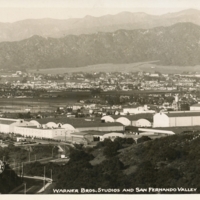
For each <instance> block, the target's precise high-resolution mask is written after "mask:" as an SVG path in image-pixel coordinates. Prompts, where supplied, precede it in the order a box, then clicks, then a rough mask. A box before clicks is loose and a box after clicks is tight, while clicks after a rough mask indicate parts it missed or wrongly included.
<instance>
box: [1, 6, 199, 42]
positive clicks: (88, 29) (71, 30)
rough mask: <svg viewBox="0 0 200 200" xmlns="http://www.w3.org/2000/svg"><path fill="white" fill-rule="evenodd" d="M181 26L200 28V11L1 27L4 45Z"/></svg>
mask: <svg viewBox="0 0 200 200" xmlns="http://www.w3.org/2000/svg"><path fill="white" fill-rule="evenodd" d="M180 22H191V23H194V24H197V25H200V11H199V10H195V9H189V10H184V11H181V12H176V13H168V14H165V15H160V16H157V15H149V14H146V13H142V12H141V13H131V12H122V13H119V14H116V15H105V16H101V17H93V16H89V15H88V16H86V17H84V18H72V19H66V20H58V19H27V20H23V21H18V22H14V23H0V30H1V31H0V42H2V41H19V40H23V39H26V38H29V37H32V36H33V35H39V36H42V37H54V38H60V37H64V36H66V35H80V34H92V33H97V32H114V31H116V30H119V29H126V30H134V29H150V28H154V27H159V26H171V25H173V24H176V23H180Z"/></svg>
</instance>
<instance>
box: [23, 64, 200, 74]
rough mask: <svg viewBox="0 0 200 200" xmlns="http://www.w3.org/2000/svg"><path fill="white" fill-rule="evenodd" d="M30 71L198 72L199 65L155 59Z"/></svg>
mask: <svg viewBox="0 0 200 200" xmlns="http://www.w3.org/2000/svg"><path fill="white" fill-rule="evenodd" d="M27 71H28V72H32V73H41V74H64V73H76V72H85V73H92V72H127V73H129V72H137V71H145V72H155V71H159V72H161V73H172V74H174V73H182V72H184V71H190V72H200V66H199V65H197V66H161V65H157V64H156V61H152V62H139V63H128V64H112V63H108V64H98V65H89V66H85V67H77V68H51V69H40V70H39V71H37V70H27Z"/></svg>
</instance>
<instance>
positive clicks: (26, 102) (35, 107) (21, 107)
mask: <svg viewBox="0 0 200 200" xmlns="http://www.w3.org/2000/svg"><path fill="white" fill-rule="evenodd" d="M89 97H90V93H88V94H86V96H85V97H84V96H80V95H77V96H76V95H75V96H74V97H67V98H23V99H22V98H20V99H18V98H9V99H7V98H0V111H2V112H27V111H28V110H27V109H30V112H39V111H40V112H45V111H50V112H52V111H55V110H57V108H58V107H66V106H67V105H69V104H72V103H74V102H77V100H78V99H79V100H80V99H87V98H89Z"/></svg>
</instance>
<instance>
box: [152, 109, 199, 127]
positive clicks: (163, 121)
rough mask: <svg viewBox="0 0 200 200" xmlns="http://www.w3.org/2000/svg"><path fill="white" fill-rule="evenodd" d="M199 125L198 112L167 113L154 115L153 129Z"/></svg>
mask: <svg viewBox="0 0 200 200" xmlns="http://www.w3.org/2000/svg"><path fill="white" fill-rule="evenodd" d="M198 125H200V112H191V111H188V112H187V111H184V112H167V113H162V112H161V113H157V114H155V115H154V119H153V127H177V126H198Z"/></svg>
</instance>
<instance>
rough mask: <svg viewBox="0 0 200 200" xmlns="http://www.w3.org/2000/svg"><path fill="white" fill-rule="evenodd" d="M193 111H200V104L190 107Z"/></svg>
mask: <svg viewBox="0 0 200 200" xmlns="http://www.w3.org/2000/svg"><path fill="white" fill-rule="evenodd" d="M190 110H191V111H200V103H197V104H194V105H192V106H190Z"/></svg>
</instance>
